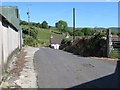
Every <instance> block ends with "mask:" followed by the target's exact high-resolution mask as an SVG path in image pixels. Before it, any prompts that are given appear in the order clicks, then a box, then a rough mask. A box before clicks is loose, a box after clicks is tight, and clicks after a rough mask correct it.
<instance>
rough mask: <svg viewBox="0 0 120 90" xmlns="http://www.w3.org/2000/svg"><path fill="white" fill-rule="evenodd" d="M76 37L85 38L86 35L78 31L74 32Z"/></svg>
mask: <svg viewBox="0 0 120 90" xmlns="http://www.w3.org/2000/svg"><path fill="white" fill-rule="evenodd" d="M74 35H75V36H84V33H83V32H82V31H81V30H76V31H75V32H74Z"/></svg>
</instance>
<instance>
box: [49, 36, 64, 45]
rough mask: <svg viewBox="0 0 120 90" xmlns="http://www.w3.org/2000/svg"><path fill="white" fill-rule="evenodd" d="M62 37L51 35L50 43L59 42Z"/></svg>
mask: <svg viewBox="0 0 120 90" xmlns="http://www.w3.org/2000/svg"><path fill="white" fill-rule="evenodd" d="M62 39H63V37H62V36H51V37H50V43H51V44H61V41H62Z"/></svg>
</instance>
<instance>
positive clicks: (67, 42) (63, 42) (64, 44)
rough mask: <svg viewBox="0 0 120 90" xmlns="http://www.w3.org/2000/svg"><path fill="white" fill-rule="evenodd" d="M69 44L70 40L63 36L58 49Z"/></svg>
mask: <svg viewBox="0 0 120 90" xmlns="http://www.w3.org/2000/svg"><path fill="white" fill-rule="evenodd" d="M70 44H71V40H69V39H66V38H64V39H63V40H62V42H61V46H60V49H64V48H65V47H66V46H69V45H70Z"/></svg>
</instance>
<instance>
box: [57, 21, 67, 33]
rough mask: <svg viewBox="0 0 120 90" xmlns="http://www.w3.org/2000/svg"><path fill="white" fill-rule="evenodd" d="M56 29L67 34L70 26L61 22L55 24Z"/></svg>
mask: <svg viewBox="0 0 120 90" xmlns="http://www.w3.org/2000/svg"><path fill="white" fill-rule="evenodd" d="M55 27H56V28H58V30H59V31H61V32H65V31H66V30H67V28H68V25H67V22H66V21H63V20H60V21H58V22H56V23H55Z"/></svg>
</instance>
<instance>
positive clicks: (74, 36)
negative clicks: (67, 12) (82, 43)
mask: <svg viewBox="0 0 120 90" xmlns="http://www.w3.org/2000/svg"><path fill="white" fill-rule="evenodd" d="M74 32H75V8H73V40H74V39H75V34H74Z"/></svg>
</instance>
